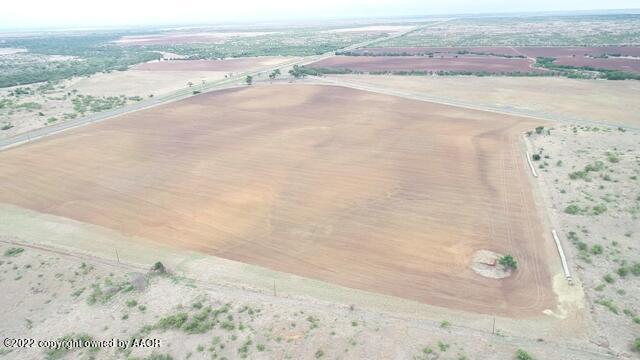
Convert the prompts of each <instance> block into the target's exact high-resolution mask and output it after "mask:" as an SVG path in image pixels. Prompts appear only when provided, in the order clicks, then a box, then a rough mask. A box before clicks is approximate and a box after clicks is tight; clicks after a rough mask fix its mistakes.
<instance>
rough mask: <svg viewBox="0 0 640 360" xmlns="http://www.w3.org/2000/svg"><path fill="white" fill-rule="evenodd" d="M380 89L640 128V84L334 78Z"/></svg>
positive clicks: (365, 76)
mask: <svg viewBox="0 0 640 360" xmlns="http://www.w3.org/2000/svg"><path fill="white" fill-rule="evenodd" d="M329 78H335V79H338V80H341V81H348V82H353V83H357V84H363V85H370V86H374V87H376V88H380V89H392V90H398V91H404V92H406V93H409V94H420V95H427V96H429V97H431V98H433V99H434V100H436V101H437V100H438V99H442V100H445V101H454V102H458V103H462V104H469V105H472V106H476V107H487V108H492V109H499V110H507V111H510V112H516V113H521V114H523V115H534V116H535V115H537V116H541V117H546V118H553V119H558V120H574V121H577V122H579V123H580V122H581V123H585V122H602V123H609V124H622V125H623V126H624V125H629V126H634V127H636V128H638V127H640V117H639V116H638V114H640V102H638V101H636V99H637V98H638V96H640V82H639V81H598V80H576V79H565V78H517V77H466V76H462V77H421V76H371V75H340V76H329Z"/></svg>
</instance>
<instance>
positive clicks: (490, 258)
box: [471, 250, 511, 279]
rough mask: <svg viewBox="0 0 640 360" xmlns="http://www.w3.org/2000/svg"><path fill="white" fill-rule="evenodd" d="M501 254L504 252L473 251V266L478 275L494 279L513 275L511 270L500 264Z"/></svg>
mask: <svg viewBox="0 0 640 360" xmlns="http://www.w3.org/2000/svg"><path fill="white" fill-rule="evenodd" d="M501 256H502V254H498V253H496V252H493V251H489V250H478V251H476V252H475V253H473V258H472V259H471V268H472V269H473V271H475V272H476V273H477V274H478V275H481V276H484V277H488V278H492V279H504V278H506V277H509V276H511V270H510V269H507V268H505V267H504V266H502V265H500V264H498V259H499V258H500V257H501Z"/></svg>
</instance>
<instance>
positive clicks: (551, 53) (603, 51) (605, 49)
mask: <svg viewBox="0 0 640 360" xmlns="http://www.w3.org/2000/svg"><path fill="white" fill-rule="evenodd" d="M459 51H468V52H477V53H493V54H499V55H507V56H516V55H522V54H524V55H525V56H528V57H532V58H535V57H539V56H542V57H555V58H561V57H585V56H590V57H594V56H601V55H611V54H614V55H615V54H618V55H621V56H628V57H640V46H548V47H539V46H526V47H513V46H465V47H376V48H360V49H358V50H355V51H354V52H356V53H360V54H364V53H369V54H384V53H408V54H424V53H434V54H436V53H447V54H455V53H457V52H459Z"/></svg>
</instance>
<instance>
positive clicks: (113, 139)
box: [0, 85, 557, 317]
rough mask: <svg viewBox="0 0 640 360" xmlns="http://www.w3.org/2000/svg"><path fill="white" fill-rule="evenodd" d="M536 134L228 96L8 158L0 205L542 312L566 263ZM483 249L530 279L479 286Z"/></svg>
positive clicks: (353, 96) (420, 297)
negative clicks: (538, 198)
mask: <svg viewBox="0 0 640 360" xmlns="http://www.w3.org/2000/svg"><path fill="white" fill-rule="evenodd" d="M329 104H330V105H331V106H327V105H329ZM539 123H540V122H537V121H530V120H527V119H523V118H517V117H510V116H505V115H497V114H493V113H487V112H479V111H473V110H465V109H460V108H454V107H449V106H444V105H437V104H431V103H425V102H417V101H412V100H406V99H401V98H396V97H391V96H386V95H381V94H374V93H368V92H362V91H357V90H352V89H348V88H342V87H330V86H308V85H295V86H292V85H285V86H262V87H254V88H244V89H243V88H240V89H234V90H226V91H220V92H214V93H209V94H203V95H200V96H197V97H193V98H189V99H187V100H184V101H181V102H179V103H173V104H169V105H165V106H160V107H156V108H153V109H149V110H145V111H142V112H137V113H132V114H129V115H126V116H122V117H120V118H116V119H112V120H109V121H105V122H102V123H98V124H94V125H91V126H87V127H84V128H79V129H75V130H71V131H68V132H66V133H64V134H60V135H55V136H52V137H49V138H47V139H44V140H42V141H39V142H36V143H32V144H28V145H25V146H21V147H17V148H14V149H10V150H7V151H3V152H1V153H0V162H1V163H2V164H3V171H2V173H0V181H1V182H2V184H3V187H1V188H0V202H2V203H8V204H13V205H16V206H19V207H23V208H28V209H31V210H35V211H38V212H42V213H48V214H53V215H58V216H63V217H67V218H71V219H74V220H78V221H81V222H84V223H89V224H95V225H99V226H102V227H105V228H110V229H114V230H116V231H118V232H119V233H121V234H123V235H126V236H131V237H140V238H145V239H149V240H152V241H154V242H157V243H164V244H171V245H174V246H179V247H183V248H186V249H192V250H197V251H203V252H206V253H208V254H212V255H215V256H219V257H222V258H226V259H231V260H237V261H241V262H245V263H250V264H254V265H259V266H263V267H266V268H270V269H274V270H277V271H283V272H288V273H293V274H297V275H301V276H305V277H310V278H315V279H320V280H323V281H328V282H333V283H335V284H339V285H344V286H347V287H352V288H357V289H362V290H366V291H372V292H378V293H382V294H387V295H393V296H397V297H401V298H406V299H411V300H417V301H419V302H422V303H427V304H431V305H438V306H445V307H449V308H453V309H458V310H468V311H472V312H479V313H485V314H499V315H505V316H510V317H531V316H538V315H541V312H542V311H543V310H545V309H554V308H555V306H556V297H555V294H554V292H553V290H552V288H551V287H552V286H551V276H552V274H551V273H552V272H554V273H555V270H550V269H556V268H557V266H556V265H557V256H556V255H555V250H554V249H553V248H550V246H551V242H550V240H549V236H548V235H547V234H546V231H545V229H544V228H543V226H542V225H541V217H540V215H539V213H538V211H537V210H536V205H535V203H534V198H533V195H532V192H531V190H530V187H529V186H530V185H529V180H528V178H527V177H528V176H529V175H528V173H527V171H528V170H527V168H526V162H525V160H524V158H523V156H522V151H521V150H522V149H521V147H520V145H519V139H520V138H519V137H520V135H521V134H522V133H523V132H524V131H525V130H528V129H531V128H533V127H535V126H536V125H539ZM78 149H83V150H82V151H78ZM481 249H488V250H492V251H496V252H498V253H511V254H513V255H514V256H515V257H516V258H517V259H518V261H519V262H520V267H519V269H518V270H517V271H516V272H515V273H514V275H513V276H511V277H510V278H507V279H504V280H495V279H489V278H484V277H481V276H479V275H477V274H475V273H474V272H473V271H472V270H471V269H470V260H471V257H472V255H473V253H474V252H475V251H477V250H481ZM549 259H552V262H549ZM551 263H552V264H553V266H551V265H550V264H551Z"/></svg>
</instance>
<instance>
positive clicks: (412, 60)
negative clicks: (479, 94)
mask: <svg viewBox="0 0 640 360" xmlns="http://www.w3.org/2000/svg"><path fill="white" fill-rule="evenodd" d="M309 66H310V67H319V68H332V69H351V70H354V71H364V72H372V71H411V70H415V71H486V72H494V73H499V72H516V71H519V72H537V71H540V70H538V69H532V68H531V62H530V61H529V60H528V59H522V58H512V59H507V58H496V57H462V56H461V57H458V58H452V57H450V58H444V59H442V58H438V57H435V58H429V57H425V56H334V57H330V58H327V59H324V60H320V61H318V62H315V63H312V64H310V65H309Z"/></svg>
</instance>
